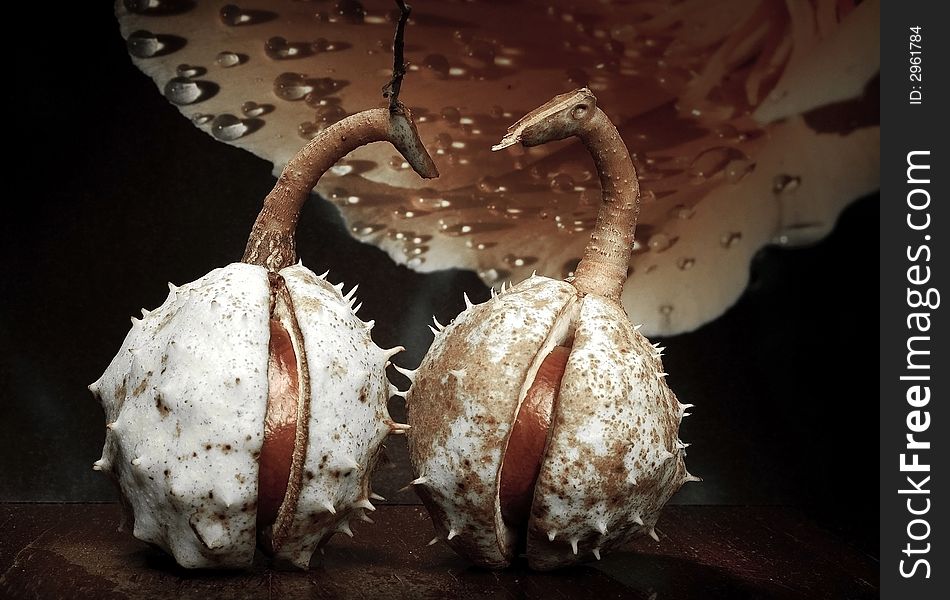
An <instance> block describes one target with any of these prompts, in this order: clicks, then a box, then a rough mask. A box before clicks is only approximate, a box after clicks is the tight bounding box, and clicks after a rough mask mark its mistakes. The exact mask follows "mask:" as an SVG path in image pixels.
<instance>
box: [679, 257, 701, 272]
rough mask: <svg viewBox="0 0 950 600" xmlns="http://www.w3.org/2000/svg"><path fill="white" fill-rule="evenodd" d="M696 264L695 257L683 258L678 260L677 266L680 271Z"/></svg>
mask: <svg viewBox="0 0 950 600" xmlns="http://www.w3.org/2000/svg"><path fill="white" fill-rule="evenodd" d="M695 264H696V259H695V258H681V259H679V260H678V261H676V266H677V267H679V270H680V271H688V270H689V269H692V268H693V265H695Z"/></svg>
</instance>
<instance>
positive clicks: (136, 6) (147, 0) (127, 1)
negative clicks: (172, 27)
mask: <svg viewBox="0 0 950 600" xmlns="http://www.w3.org/2000/svg"><path fill="white" fill-rule="evenodd" d="M122 5H123V6H125V9H126V10H127V11H129V12H130V13H135V14H137V15H143V14H145V13H147V12H148V9H149V8H151V5H152V0H122Z"/></svg>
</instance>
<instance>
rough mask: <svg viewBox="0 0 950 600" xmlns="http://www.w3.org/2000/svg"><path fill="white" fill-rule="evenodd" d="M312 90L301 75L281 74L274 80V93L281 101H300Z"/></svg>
mask: <svg viewBox="0 0 950 600" xmlns="http://www.w3.org/2000/svg"><path fill="white" fill-rule="evenodd" d="M312 90H313V86H311V85H308V83H307V78H306V76H304V75H303V74H301V73H281V74H280V75H278V76H277V77H276V78H275V79H274V93H275V94H276V95H277V97H278V98H280V99H282V100H300V99H301V98H303V97H304V96H306V95H307V94H309V93H310V92H311V91H312Z"/></svg>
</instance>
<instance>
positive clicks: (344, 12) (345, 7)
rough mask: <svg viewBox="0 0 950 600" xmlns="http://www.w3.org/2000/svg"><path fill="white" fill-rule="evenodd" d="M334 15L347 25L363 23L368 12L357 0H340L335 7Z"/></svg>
mask: <svg viewBox="0 0 950 600" xmlns="http://www.w3.org/2000/svg"><path fill="white" fill-rule="evenodd" d="M334 14H336V15H338V16H339V17H340V18H342V20H344V21H346V22H347V23H362V22H363V19H364V18H365V17H366V10H365V9H363V5H362V4H361V3H359V2H357V1H356V0H340V1H339V2H337V3H336V6H335V7H334Z"/></svg>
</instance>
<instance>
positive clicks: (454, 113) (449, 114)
mask: <svg viewBox="0 0 950 600" xmlns="http://www.w3.org/2000/svg"><path fill="white" fill-rule="evenodd" d="M442 118H443V119H445V120H446V121H448V122H449V123H450V124H452V125H458V124H459V120H460V119H461V118H462V114H461V113H460V112H459V109H457V108H454V107H451V106H446V107H445V108H443V109H442Z"/></svg>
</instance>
